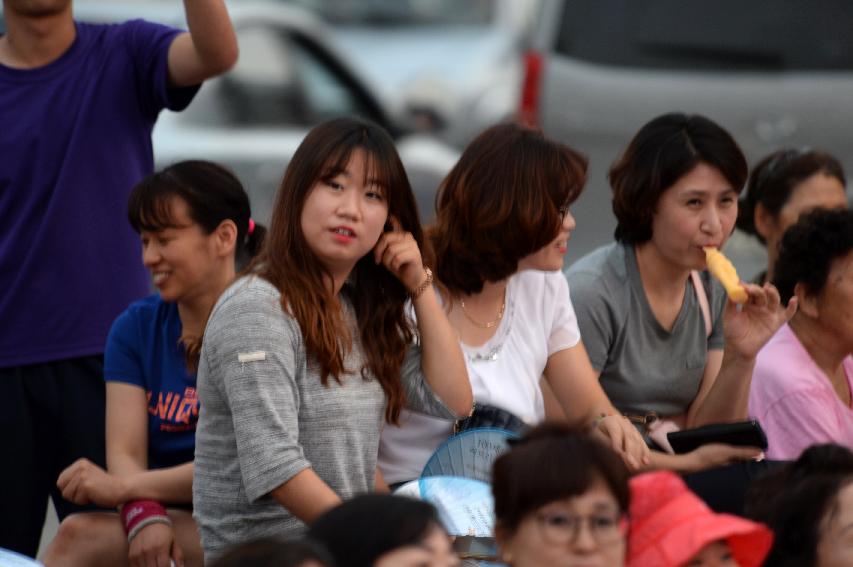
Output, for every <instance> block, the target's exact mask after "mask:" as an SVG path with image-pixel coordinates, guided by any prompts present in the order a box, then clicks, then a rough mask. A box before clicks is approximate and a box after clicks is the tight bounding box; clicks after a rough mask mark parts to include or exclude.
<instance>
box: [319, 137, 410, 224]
mask: <svg viewBox="0 0 853 567" xmlns="http://www.w3.org/2000/svg"><path fill="white" fill-rule="evenodd" d="M376 134H377V132H375V131H371V130H368V129H365V128H360V129H354V130H352V131H351V132H349V133H348V135H346V136H345V137H344V139H343V140H342V141H341V143H340V144H339V145H338V146H337V147H336V148H335V149H334V150H332V151H331V152H330V153H329V154H328V156H329V157H328V159H327V160H326V161H325V163H322V164H318V165H319V168H318V171H317V175H316V179H319V180H321V181H329V180H331V179H332V178H334V177H335V176H337V175H340V174H341V173H343V172H344V171H345V170H346V167H347V164H348V163H349V161H350V159H351V158H352V156H353V154H354V153H355V152H356V151H357V150H362V151H363V152H364V153H365V161H366V163H365V164H364V178H363V179H362V180H361V182H362V183H363V184H365V185H366V184H367V183H368V182H373V183H375V184H376V185H378V186H379V187H380V188H381V189H382V194H383V196H384V197H385V200H386V202H387V203H388V214H389V215H394V216H396V217H397V218H398V220H400V222H401V223H402V224H403V228H404V229H406V230H408V231H410V232H413V229H414V228H415V227H414V226H413V225H412V224H410V223H407V222H406V221H407V220H408V219H404V218H400V217H401V216H402V217H408V216H409V215H407V214H405V213H403V212H402V211H401V210H400V209H405V208H407V207H406V205H404V204H403V203H404V202H407V201H409V196H410V195H411V186H410V184H409V179H408V176H407V175H406V173H405V169H404V168H403V164H402V162H401V161H400V158H399V156H398V154H397V150H396V149H395V148H394V142H393V141H392V140H391V139H390V137H387V136H378V135H376ZM407 204H408V203H407ZM411 204H412V206H416V205H414V201H412V203H411Z"/></svg>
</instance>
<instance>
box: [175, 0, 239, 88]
mask: <svg viewBox="0 0 853 567" xmlns="http://www.w3.org/2000/svg"><path fill="white" fill-rule="evenodd" d="M184 11H185V12H186V16H187V26H188V27H189V32H188V33H182V34H180V35H178V36H177V37H176V38H175V39H174V41H173V42H172V45H171V47H170V48H169V82H170V83H171V84H172V85H173V86H176V87H184V86H189V85H197V84H199V83H201V82H203V81H204V80H205V79H208V78H210V77H213V76H215V75H219V74H220V73H224V72H225V71H227V70H229V69H230V68H231V67H233V66H234V64H235V63H236V62H237V55H238V51H239V50H238V47H237V36H236V35H235V34H234V27H233V26H232V25H231V18H230V17H229V16H228V10H227V9H226V8H225V3H224V2H223V1H222V0H184Z"/></svg>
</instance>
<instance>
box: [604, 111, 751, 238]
mask: <svg viewBox="0 0 853 567" xmlns="http://www.w3.org/2000/svg"><path fill="white" fill-rule="evenodd" d="M699 163H706V164H708V165H710V166H712V167H714V168H715V169H717V170H718V171H719V172H720V173H721V174H722V175H723V177H725V178H726V180H727V181H728V182H729V183H731V185H732V189H734V190H735V191H737V192H738V193H740V191H741V189H743V184H744V182H745V181H746V176H747V164H746V158H745V157H744V155H743V152H742V151H741V149H740V147H739V146H738V145H737V142H735V140H734V138H732V136H731V134H729V133H728V132H727V131H726V130H724V129H723V128H722V127H721V126H720V125H718V124H717V123H716V122H713V121H712V120H710V119H708V118H706V117H704V116H701V115H698V114H683V113H671V114H664V115H663V116H658V117H657V118H655V119H654V120H652V121H651V122H649V123H648V124H646V125H645V126H643V127H642V128H640V131H639V132H637V134H636V135H635V136H634V138H633V139H632V140H631V142H630V143H629V144H628V147H627V148H626V149H625V152H624V153H623V154H622V155H621V156H620V157H619V159H617V160H616V162H615V163H614V164H613V166H612V167H611V168H610V173H609V179H610V187H611V188H612V190H613V213H614V214H615V215H616V220H617V225H616V232H615V237H616V240H618V241H619V242H624V243H626V244H642V243H644V242H647V241H648V240H649V239H651V237H652V220H653V218H654V215H655V212H656V211H657V205H658V201H659V200H660V197H661V195H662V194H663V192H664V191H666V190H667V189H669V188H670V187H672V186H673V185H674V184H675V183H676V182H677V181H678V180H679V179H681V178H682V177H683V176H684V175H686V174H688V173H690V171H692V170H693V168H695V167H696V166H697V165H699Z"/></svg>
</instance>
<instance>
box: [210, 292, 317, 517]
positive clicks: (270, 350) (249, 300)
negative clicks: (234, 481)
mask: <svg viewBox="0 0 853 567" xmlns="http://www.w3.org/2000/svg"><path fill="white" fill-rule="evenodd" d="M204 340H205V343H206V345H205V346H206V347H207V348H208V352H209V353H210V358H209V360H208V362H209V365H210V373H211V375H213V376H215V377H216V378H215V380H216V381H217V382H219V383H220V384H221V391H222V392H223V395H224V397H225V402H226V404H227V405H228V406H229V407H230V410H231V416H232V421H233V430H234V437H235V440H236V443H237V456H238V459H239V462H240V471H241V475H242V478H243V483H244V485H245V488H246V496H247V497H248V498H249V501H250V502H255V501H256V500H257V499H259V498H260V497H262V496H264V495H266V494H268V493H269V492H270V491H271V490H273V489H274V488H277V487H278V486H280V485H282V484H283V483H285V482H287V481H288V480H290V479H291V478H292V477H293V476H294V475H296V474H297V473H298V472H299V471H301V470H303V469H305V468H307V467H310V466H311V464H310V463H309V462H308V461H307V460H306V458H305V456H304V454H303V451H302V447H301V446H300V443H299V423H298V415H299V404H300V399H299V388H298V385H297V380H298V369H299V367H300V364H299V362H300V360H299V358H300V357H302V356H304V354H303V352H302V350H303V349H302V346H301V333H300V332H299V326H298V324H297V323H296V322H295V321H294V320H293V319H292V318H290V317H288V316H285V315H284V313H283V312H282V310H281V307H280V305H279V303H278V298H277V297H275V296H274V295H272V294H271V293H269V292H268V291H266V290H264V289H262V288H260V289H259V288H257V287H248V286H247V287H244V288H242V289H241V290H239V291H238V292H237V293H235V294H234V295H233V296H232V297H230V298H228V299H227V300H226V301H224V302H223V303H222V304H220V305H219V306H218V308H217V309H216V310H215V311H214V313H213V314H212V315H211V320H210V323H209V325H208V327H207V330H206V332H205V339H204Z"/></svg>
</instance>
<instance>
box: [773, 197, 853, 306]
mask: <svg viewBox="0 0 853 567" xmlns="http://www.w3.org/2000/svg"><path fill="white" fill-rule="evenodd" d="M851 250H853V211H851V210H848V209H831V210H826V209H816V210H814V211H811V212H809V213H807V214H805V215H803V216H801V217H800V218H799V220H798V221H797V223H796V224H794V225H792V226H790V227H789V228H788V230H786V231H785V234H784V235H783V236H782V242H781V243H780V245H779V257H778V258H777V259H776V266H775V268H774V272H773V285H775V286H776V288H777V289H778V290H779V295H780V296H781V298H782V301H783V302H785V303H787V302H788V300H789V299H790V298H791V296H793V295H794V287H795V286H796V285H797V284H798V283H802V284H803V285H804V286H805V288H806V292H807V293H808V294H809V295H810V296H817V295H820V293H821V291H823V288H824V287H825V286H826V282H827V278H828V277H829V272H830V271H831V270H832V264H833V262H834V261H835V260H837V259H839V258H842V257H844V256H846V255H847V254H848V253H850V251H851Z"/></svg>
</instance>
